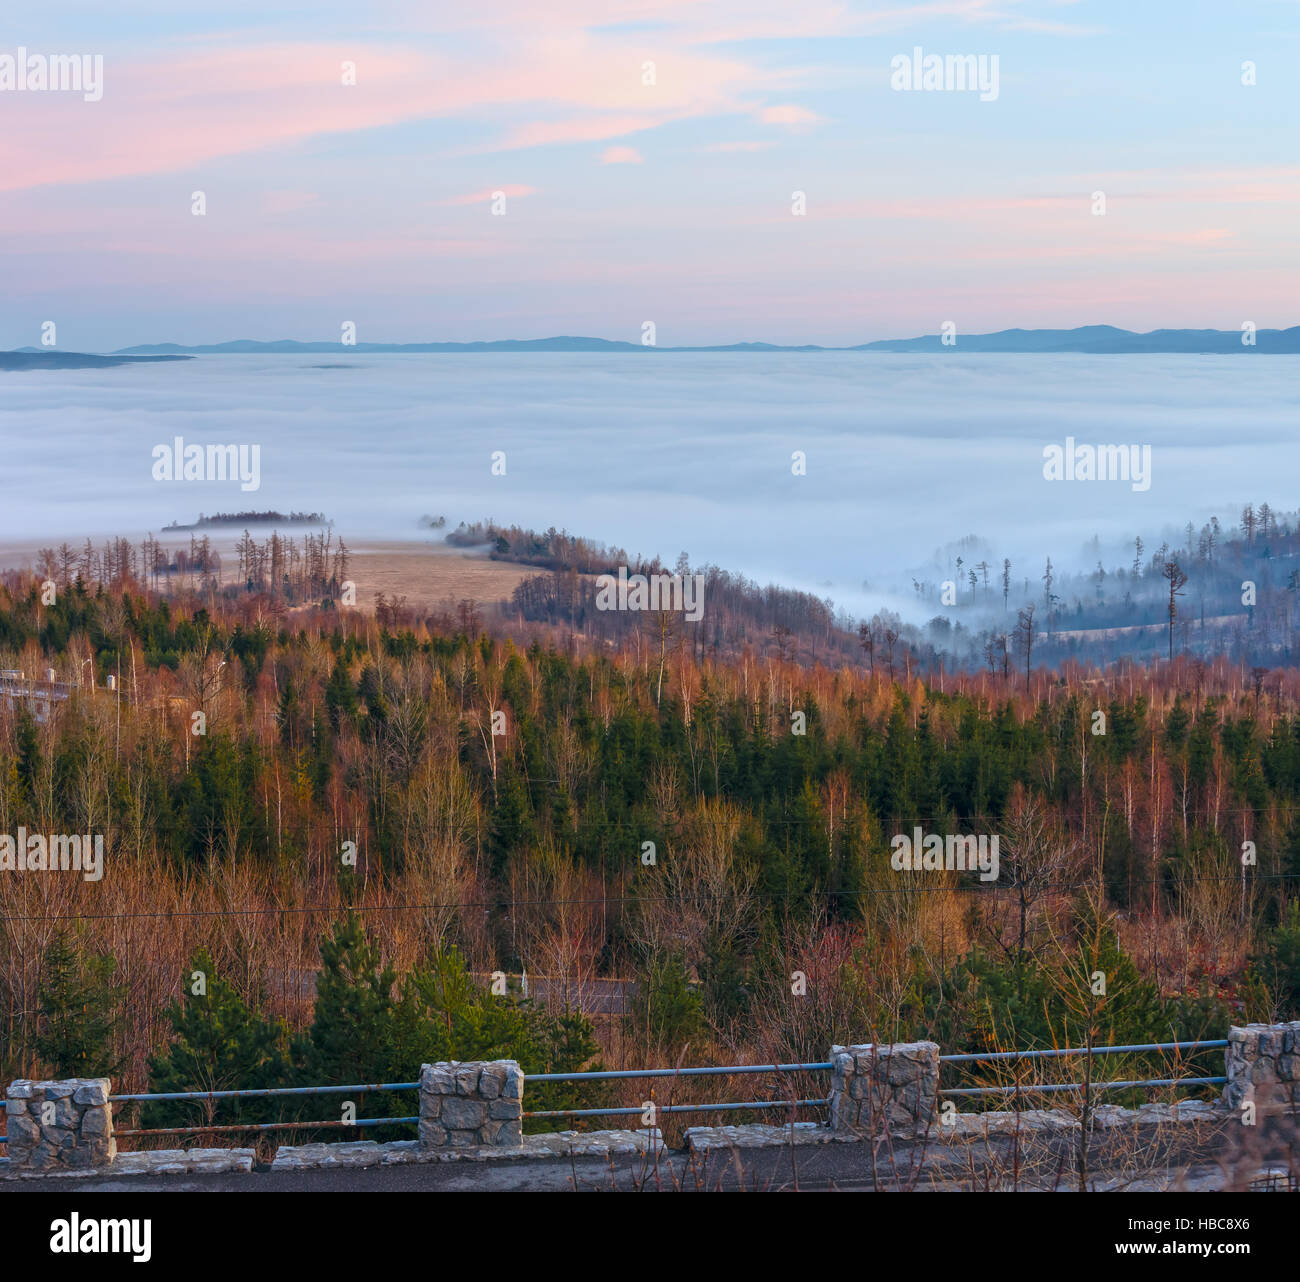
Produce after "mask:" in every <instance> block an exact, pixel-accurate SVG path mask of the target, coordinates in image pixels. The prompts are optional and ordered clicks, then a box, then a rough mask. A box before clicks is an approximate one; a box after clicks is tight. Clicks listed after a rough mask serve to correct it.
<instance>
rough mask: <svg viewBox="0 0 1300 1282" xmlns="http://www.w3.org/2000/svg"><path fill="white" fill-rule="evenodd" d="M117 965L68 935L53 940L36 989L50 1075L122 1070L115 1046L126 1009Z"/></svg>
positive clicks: (39, 1037)
mask: <svg viewBox="0 0 1300 1282" xmlns="http://www.w3.org/2000/svg"><path fill="white" fill-rule="evenodd" d="M116 965H117V964H116V962H115V961H114V960H113V958H112V957H110V956H107V955H104V954H99V953H96V954H93V955H90V956H86V955H84V954H83V953H82V952H81V950H80V949H79V948H78V946H77V942H76V940H75V938H74V937H73V936H72V935H71V934H70V933H69V932H68V931H66V930H59V931H58V932H57V933H56V934H55V936H54V938H53V939H52V940H51V941H50V944H49V947H48V948H47V949H46V950H45V956H44V959H43V962H42V965H41V979H40V983H39V985H38V986H37V990H36V1019H37V1031H36V1037H35V1039H34V1042H35V1047H36V1053H37V1055H38V1056H40V1058H41V1060H42V1061H43V1062H44V1063H45V1065H46V1069H47V1071H48V1072H49V1073H50V1075H51V1076H53V1077H56V1078H59V1077H111V1076H113V1074H114V1073H116V1072H117V1070H118V1068H119V1067H120V1060H119V1059H118V1057H117V1056H116V1054H115V1052H114V1046H113V1043H114V1038H115V1034H116V1032H117V1026H118V1019H119V1014H120V1011H121V1004H122V989H121V988H120V987H119V986H118V985H116V984H114V983H113V972H114V970H115V969H116Z"/></svg>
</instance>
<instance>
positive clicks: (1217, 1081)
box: [0, 1038, 1228, 1143]
mask: <svg viewBox="0 0 1300 1282" xmlns="http://www.w3.org/2000/svg"><path fill="white" fill-rule="evenodd" d="M1227 1045H1228V1041H1227V1039H1226V1038H1222V1039H1216V1040H1210V1041H1190V1042H1188V1041H1183V1042H1144V1043H1138V1044H1133V1045H1123V1046H1093V1047H1085V1046H1074V1047H1063V1048H1059V1049H1051V1050H1028V1051H980V1052H974V1053H969V1054H953V1055H940V1056H939V1062H940V1065H943V1064H979V1063H1013V1064H1019V1063H1022V1062H1032V1061H1036V1060H1051V1059H1058V1058H1061V1057H1064V1056H1070V1055H1082V1056H1104V1055H1119V1054H1147V1053H1153V1052H1169V1051H1174V1052H1183V1051H1189V1052H1199V1051H1207V1050H1219V1049H1223V1048H1226V1047H1227ZM833 1068H834V1063H833V1062H832V1061H831V1060H817V1061H813V1062H808V1063H794V1064H728V1065H706V1066H702V1067H695V1068H634V1069H602V1070H599V1071H595V1072H573V1073H533V1074H529V1075H527V1076H526V1081H527V1082H528V1083H529V1084H532V1083H558V1082H574V1083H582V1082H605V1081H627V1080H641V1079H666V1078H670V1079H677V1078H695V1077H730V1076H733V1075H734V1076H741V1075H748V1074H768V1073H772V1074H780V1075H783V1076H785V1075H789V1074H791V1073H824V1072H830V1071H832V1070H833ZM1227 1080H1228V1079H1227V1077H1226V1076H1197V1077H1182V1078H1178V1077H1161V1078H1141V1079H1135V1080H1124V1081H1110V1082H1089V1083H1083V1082H1065V1083H1050V1082H1049V1083H1039V1084H1034V1083H1025V1082H1022V1081H1012V1082H1007V1083H1006V1084H1002V1085H994V1086H987V1085H986V1086H957V1087H948V1088H945V1089H941V1090H940V1091H939V1095H940V1096H947V1097H952V1096H963V1095H966V1096H985V1095H1008V1094H1010V1095H1016V1096H1025V1095H1036V1094H1050V1093H1056V1092H1061V1091H1081V1090H1084V1089H1088V1090H1097V1091H1106V1090H1121V1089H1125V1090H1127V1089H1135V1090H1136V1089H1142V1088H1149V1087H1200V1086H1215V1085H1222V1084H1223V1083H1225V1082H1226V1081H1227ZM419 1087H420V1083H419V1082H418V1081H413V1082H373V1083H366V1084H359V1085H350V1086H282V1087H266V1088H263V1089H251V1090H216V1091H168V1092H155V1091H145V1092H139V1093H133V1094H123V1095H110V1096H109V1103H110V1104H133V1103H159V1102H165V1101H186V1100H189V1101H194V1102H199V1101H218V1100H229V1099H270V1098H278V1097H295V1096H296V1097H303V1096H313V1095H364V1094H371V1093H376V1092H385V1091H414V1090H418V1089H419ZM829 1103H830V1099H829V1097H818V1098H807V1099H777V1100H772V1099H769V1100H740V1101H734V1100H727V1101H719V1102H716V1103H708V1104H657V1103H656V1105H655V1113H656V1115H661V1114H679V1113H680V1114H688V1113H724V1112H737V1111H741V1110H746V1109H754V1110H760V1109H780V1108H785V1109H789V1110H791V1111H794V1110H799V1109H809V1108H824V1107H826V1106H827V1105H828V1104H829ZM643 1111H644V1109H643V1107H610V1108H560V1109H537V1110H532V1111H527V1110H525V1111H524V1113H523V1117H524V1120H529V1119H534V1120H553V1119H556V1118H562V1117H571V1118H583V1117H631V1116H639V1115H640V1114H642V1113H643ZM418 1121H419V1117H418V1116H411V1117H367V1118H356V1119H355V1120H353V1121H350V1122H345V1121H325V1120H320V1121H317V1120H312V1119H302V1120H298V1121H292V1122H223V1123H216V1124H213V1125H209V1126H162V1127H147V1128H132V1129H128V1130H117V1129H116V1128H115V1129H114V1134H115V1135H116V1136H118V1137H126V1136H132V1137H140V1136H150V1135H211V1134H219V1133H221V1132H274V1131H295V1130H296V1131H307V1130H318V1129H334V1130H349V1129H353V1128H365V1127H376V1126H402V1125H412V1124H415V1123H418ZM4 1141H5V1136H3V1135H0V1143H4Z"/></svg>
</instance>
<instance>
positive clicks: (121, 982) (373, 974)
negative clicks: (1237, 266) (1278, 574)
mask: <svg viewBox="0 0 1300 1282" xmlns="http://www.w3.org/2000/svg"><path fill="white" fill-rule="evenodd" d="M335 554H336V551H335V550H331V551H330V555H331V556H332V555H335ZM321 555H322V556H323V555H324V553H323V552H322V553H321ZM300 567H301V569H300V572H304V573H305V572H306V569H307V567H306V565H305V563H301V562H300ZM313 572H315V573H322V574H324V573H328V572H329V569H328V567H327V566H325V564H324V563H323V562H322V563H321V564H318V565H317V566H316V567H315V570H314V571H313ZM148 579H149V575H148V573H147V572H146V570H145V569H144V568H141V567H138V568H137V572H136V576H134V577H133V576H132V574H131V573H130V572H129V566H128V567H127V571H126V572H124V573H123V574H122V575H120V576H119V577H118V580H117V581H116V582H114V583H112V584H106V583H102V582H101V583H96V584H90V583H88V582H87V581H86V580H85V579H83V578H82V577H81V576H80V575H79V574H76V573H75V567H73V570H72V572H70V574H69V576H68V577H67V579H66V580H64V581H63V583H62V584H61V585H60V586H59V588H58V591H57V594H56V598H55V600H54V601H53V602H52V603H48V602H47V600H46V596H47V595H48V594H47V593H44V592H43V590H42V583H41V581H40V580H39V579H38V578H35V577H33V576H28V575H21V574H10V575H7V576H6V577H5V579H4V585H3V587H2V588H0V668H4V669H7V670H10V671H18V672H24V673H28V674H33V673H43V672H44V671H45V670H46V669H53V670H54V672H55V674H56V677H57V678H58V679H59V680H60V681H65V682H67V683H69V685H70V686H71V687H72V688H73V691H74V693H73V697H72V698H70V699H69V701H68V702H67V704H66V705H63V706H62V707H61V708H59V709H58V710H57V711H56V712H55V713H54V714H53V715H51V716H50V717H49V718H48V719H47V720H44V721H38V720H36V718H35V717H34V716H33V714H32V712H31V711H30V710H29V709H27V708H26V707H25V706H23V704H22V702H21V701H18V702H17V703H16V705H15V706H14V707H12V708H11V709H9V710H7V711H0V832H6V833H14V832H16V831H17V829H18V828H19V826H23V827H25V828H27V829H28V830H29V831H33V832H36V831H39V832H50V833H58V832H69V833H95V834H102V836H103V839H104V847H105V861H104V876H103V877H102V879H101V880H99V881H97V882H94V883H88V882H85V881H83V880H81V879H79V878H76V877H74V876H71V875H61V874H51V873H44V874H33V873H30V872H29V873H20V872H16V871H6V870H0V1030H2V1031H0V1061H3V1062H0V1072H4V1073H6V1074H11V1075H15V1076H32V1075H39V1074H42V1073H49V1074H53V1075H61V1074H67V1073H70V1072H73V1071H76V1072H77V1073H78V1074H79V1075H89V1074H90V1073H91V1072H100V1071H109V1070H111V1071H112V1073H113V1075H114V1076H115V1078H117V1079H118V1080H119V1081H120V1082H121V1083H122V1085H123V1086H124V1087H125V1088H127V1089H135V1090H139V1089H145V1088H148V1087H150V1086H152V1087H154V1088H156V1089H182V1088H185V1087H189V1088H191V1089H199V1088H208V1087H210V1086H212V1085H213V1084H214V1083H230V1082H232V1081H238V1082H241V1083H243V1082H248V1083H250V1084H257V1083H264V1082H280V1083H293V1082H300V1081H314V1082H318V1083H319V1082H322V1081H330V1080H337V1081H343V1082H346V1081H372V1080H390V1081H391V1080H410V1079H411V1077H412V1076H414V1075H415V1074H416V1072H417V1071H418V1065H419V1063H421V1062H422V1061H424V1060H427V1059H429V1058H430V1057H434V1058H437V1057H439V1056H448V1055H450V1056H451V1057H453V1058H467V1057H471V1056H472V1055H474V1054H477V1053H479V1052H480V1051H484V1050H485V1048H486V1049H490V1050H492V1052H493V1053H502V1054H504V1053H507V1052H509V1053H510V1054H513V1055H515V1056H516V1057H517V1058H519V1059H520V1061H521V1063H524V1064H525V1067H526V1069H529V1070H531V1071H539V1070H540V1068H541V1066H548V1067H554V1066H564V1067H566V1068H576V1067H582V1066H591V1065H594V1064H597V1063H600V1064H604V1065H606V1066H608V1067H625V1066H626V1067H643V1066H652V1065H655V1064H658V1063H726V1062H743V1061H748V1062H773V1061H774V1060H776V1061H782V1062H792V1061H795V1060H806V1059H812V1060H818V1059H821V1058H823V1057H824V1055H825V1054H826V1052H827V1049H828V1047H829V1046H830V1045H831V1044H832V1043H833V1042H841V1043H847V1042H855V1041H868V1040H875V1039H879V1040H885V1041H888V1040H900V1039H912V1038H919V1037H923V1036H925V1037H932V1038H934V1039H935V1040H937V1041H938V1042H939V1043H940V1045H941V1046H942V1047H943V1048H944V1049H945V1050H946V1051H962V1050H979V1049H987V1048H990V1047H1000V1048H1005V1047H1015V1048H1030V1047H1043V1046H1052V1045H1066V1044H1079V1043H1080V1041H1081V1039H1085V1038H1086V1039H1090V1040H1089V1041H1088V1043H1087V1044H1096V1043H1098V1042H1104V1041H1108V1040H1120V1041H1124V1042H1128V1043H1135V1042H1148V1041H1161V1040H1172V1039H1175V1038H1195V1037H1202V1036H1203V1037H1222V1036H1224V1035H1225V1032H1224V1030H1225V1029H1226V1028H1227V1026H1228V1025H1229V1024H1230V1023H1232V1022H1243V1021H1245V1020H1247V1019H1265V1020H1272V1019H1285V1018H1296V1017H1297V1016H1300V900H1298V899H1297V896H1296V888H1297V885H1298V883H1300V806H1298V805H1297V795H1298V793H1300V702H1298V697H1300V678H1298V677H1297V674H1296V673H1295V672H1293V671H1291V670H1289V669H1281V668H1279V669H1276V670H1270V671H1268V673H1267V679H1262V678H1260V677H1258V676H1256V675H1254V674H1253V673H1252V670H1251V669H1250V668H1248V667H1246V666H1245V665H1244V664H1242V663H1239V662H1233V661H1231V660H1229V659H1227V658H1218V659H1215V660H1212V661H1205V660H1201V659H1193V658H1189V657H1185V656H1181V655H1178V654H1175V657H1174V659H1173V660H1172V662H1169V661H1166V662H1161V663H1159V664H1156V663H1151V664H1137V663H1131V662H1130V663H1124V664H1114V665H1110V666H1109V667H1108V668H1106V669H1104V670H1103V669H1101V668H1098V667H1091V666H1085V665H1082V664H1079V663H1075V662H1069V661H1067V662H1066V663H1065V664H1063V665H1062V666H1061V667H1060V668H1059V669H1056V670H1054V669H1051V668H1048V667H1046V666H1042V665H1033V664H1031V665H1029V666H1027V667H1026V666H1024V665H1020V666H1018V667H1012V668H1009V669H1008V670H1006V671H1004V670H1003V669H1002V668H1001V667H1000V666H998V665H990V666H989V667H985V668H983V669H978V670H970V671H965V672H961V671H957V672H953V671H948V672H945V671H944V668H943V666H942V665H936V666H934V667H927V668H924V669H922V668H921V667H920V666H919V665H918V666H917V667H911V665H910V663H909V664H908V665H907V666H904V665H903V664H902V663H894V662H890V663H888V664H887V663H886V662H884V659H883V657H882V655H881V654H880V653H879V652H875V651H874V649H873V647H872V646H871V645H866V644H863V642H862V640H861V639H855V640H856V641H857V644H855V645H854V647H853V649H852V650H851V651H850V652H849V653H847V654H840V653H838V652H835V653H830V654H826V655H824V657H821V658H819V659H818V660H817V661H812V660H811V659H810V658H809V659H802V658H800V657H798V656H796V655H794V654H793V653H792V648H791V646H790V645H789V644H788V638H783V637H782V636H781V635H780V633H779V632H777V631H776V630H774V632H773V634H772V635H769V636H766V637H763V636H759V637H756V638H755V639H754V640H753V641H752V642H745V643H741V642H737V643H735V644H733V645H731V646H729V647H728V648H727V650H726V651H725V652H722V651H721V650H719V651H718V652H717V653H715V652H714V650H713V649H712V648H711V647H700V646H697V645H696V644H694V643H693V642H692V641H691V638H690V637H689V636H688V635H685V634H684V633H683V634H682V635H668V636H665V633H664V632H663V630H662V628H659V627H657V626H656V623H655V620H654V619H653V618H646V619H644V620H642V621H641V631H640V632H639V633H625V634H623V635H622V636H621V637H620V639H619V640H618V642H617V643H614V642H613V641H611V640H610V639H608V638H597V637H591V636H587V635H583V634H581V633H578V632H574V631H568V630H567V629H565V628H563V627H559V626H557V627H555V628H554V629H553V630H552V631H551V632H550V633H549V634H548V635H547V636H534V637H533V638H532V639H527V638H526V637H520V638H516V637H514V636H512V635H511V631H512V624H511V620H510V618H509V617H508V616H507V617H503V618H497V619H488V620H486V621H484V622H483V625H482V626H481V627H480V626H479V625H478V623H477V622H476V623H475V626H473V627H470V628H464V627H458V626H456V624H455V622H454V621H452V620H445V621H443V622H442V623H441V625H438V624H435V626H430V621H425V620H416V621H414V622H413V623H412V624H410V625H409V626H402V627H390V626H386V625H384V624H381V623H380V622H379V620H378V619H376V617H375V616H374V615H370V614H366V613H363V612H362V611H360V610H348V609H340V608H338V607H336V606H335V605H334V604H333V603H332V602H327V603H326V604H324V605H321V604H314V605H313V604H308V605H305V606H303V607H302V608H299V609H295V610H292V611H285V610H284V609H283V608H274V604H273V602H272V601H271V600H270V597H269V595H268V594H261V595H259V594H256V593H249V592H244V593H242V594H237V595H233V596H232V595H230V594H226V593H221V592H215V591H213V590H211V585H210V584H208V585H205V584H203V583H202V582H201V579H196V581H195V583H194V585H193V587H192V588H190V589H189V590H187V591H184V592H181V591H178V590H176V589H175V587H173V590H172V591H171V592H170V593H168V594H161V593H159V592H157V591H155V590H153V589H152V588H151V586H150V584H149V582H148V581H147V580H148ZM707 622H708V614H707V611H706V618H705V624H706V625H707ZM688 626H689V625H688ZM909 667H910V668H911V670H910V671H909V670H908V669H909ZM110 676H113V677H114V678H115V681H114V685H113V688H112V689H110V688H109V687H108V678H109V677H110ZM917 825H920V826H923V827H924V828H925V829H926V830H927V831H931V832H938V833H984V834H997V835H999V837H1000V844H1001V852H1002V853H1001V868H1000V875H999V877H998V880H997V881H996V882H991V883H986V882H981V881H980V880H979V878H978V876H975V875H963V874H959V873H945V872H925V871H912V872H897V871H895V870H894V869H893V868H891V866H890V862H889V846H890V839H891V837H892V836H893V835H894V834H897V833H910V832H911V831H912V830H913V828H914V827H915V826H917ZM1098 971H1101V972H1103V973H1104V974H1105V975H1106V976H1107V985H1106V991H1105V993H1104V994H1103V995H1101V996H1100V997H1099V996H1097V995H1096V994H1094V993H1092V991H1091V986H1092V982H1093V981H1092V980H1091V979H1090V977H1091V976H1093V975H1095V974H1096V973H1097V972H1098ZM494 973H498V974H505V975H508V976H510V991H509V993H508V994H507V995H506V996H504V997H503V996H500V995H497V994H494V993H492V991H491V989H490V987H489V978H488V977H489V976H491V975H492V974H494ZM522 974H528V975H532V976H545V977H547V979H548V981H549V982H548V986H547V990H546V995H545V997H544V998H541V997H538V998H534V999H528V998H525V997H524V996H523V995H522V991H521V983H520V980H521V976H522ZM196 975H201V976H202V977H203V981H202V985H201V987H204V988H205V994H206V997H205V1001H204V1002H203V1003H201V1004H196V1002H197V996H196V994H195V993H194V992H193V991H192V990H193V987H194V984H195V983H196V982H197V981H196V980H195V978H194V977H195V976H196ZM597 979H610V980H616V981H620V982H622V983H624V984H625V985H626V988H625V994H626V1000H625V1003H624V1008H623V1010H621V1011H620V1012H618V1013H617V1014H616V1015H611V1014H606V1015H604V1016H603V1017H602V1016H599V1015H593V1014H591V1013H589V1012H584V1011H583V1010H582V1009H581V1007H582V1002H581V1000H580V997H581V993H582V991H583V987H584V985H590V984H591V983H592V982H593V981H595V980H597ZM88 1012H90V1013H93V1017H88V1015H87V1013H88ZM350 1028H352V1029H355V1028H364V1029H366V1030H368V1031H367V1034H366V1035H365V1036H354V1035H351V1034H349V1033H347V1032H346V1030H347V1029H350ZM1138 1066H1140V1065H1135V1066H1134V1067H1135V1068H1136V1067H1138ZM1154 1066H1155V1065H1154V1063H1153V1064H1152V1067H1154ZM1193 1067H1195V1066H1194V1065H1193V1064H1191V1063H1190V1062H1189V1064H1188V1065H1187V1068H1189V1069H1190V1068H1193ZM1215 1071H1217V1070H1215ZM1117 1102H1118V1101H1117ZM399 1103H401V1101H397V1100H395V1101H394V1105H395V1106H396V1105H397V1104H399ZM406 1103H407V1104H408V1105H409V1101H406ZM566 1106H567V1105H556V1107H566ZM374 1107H380V1106H379V1105H374ZM160 1109H161V1106H160ZM159 1116H160V1117H161V1118H162V1123H161V1124H179V1123H176V1122H175V1118H176V1112H175V1110H174V1109H173V1110H172V1111H171V1112H168V1113H166V1114H163V1113H162V1112H161V1111H160V1112H159ZM187 1116H192V1115H187ZM224 1116H225V1115H224V1114H223V1117H224ZM153 1120H154V1121H158V1118H154V1119H153Z"/></svg>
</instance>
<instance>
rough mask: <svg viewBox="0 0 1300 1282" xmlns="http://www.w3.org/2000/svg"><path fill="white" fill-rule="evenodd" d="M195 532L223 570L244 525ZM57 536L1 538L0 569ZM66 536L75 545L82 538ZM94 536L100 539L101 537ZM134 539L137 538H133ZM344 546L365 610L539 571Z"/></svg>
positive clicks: (452, 597) (174, 538) (503, 583)
mask: <svg viewBox="0 0 1300 1282" xmlns="http://www.w3.org/2000/svg"><path fill="white" fill-rule="evenodd" d="M304 528H306V527H304ZM312 532H313V533H314V532H315V531H312ZM195 533H196V534H198V535H200V536H201V535H202V534H205V533H206V534H208V537H209V538H210V539H211V541H212V545H213V547H214V548H215V549H216V550H217V551H219V552H220V553H221V557H222V560H223V562H224V565H225V569H226V574H227V575H228V574H229V573H230V571H231V569H232V568H233V567H234V566H235V565H236V564H237V558H236V555H235V550H234V549H235V543H236V541H237V539H238V538H239V537H241V536H242V533H243V531H242V530H241V531H239V532H238V533H237V534H236V533H232V532H230V531H228V530H222V531H220V532H215V531H195ZM254 537H255V538H257V539H258V540H259V541H261V540H262V539H263V538H264V537H265V535H264V533H263V532H261V531H259V532H257V533H255V534H254ZM296 537H297V538H299V539H301V537H302V535H301V533H297V534H296ZM345 537H346V536H345ZM62 541H63V540H56V539H48V540H40V541H36V540H32V541H23V542H13V543H7V544H2V545H0V569H6V570H34V569H35V568H36V559H37V556H38V555H39V552H40V549H41V548H43V547H49V546H51V545H52V544H57V543H60V542H62ZM67 541H68V542H69V543H70V544H72V546H74V547H76V546H78V545H79V544H80V543H81V542H84V539H81V540H74V539H68V540H67ZM93 541H94V542H95V544H96V545H99V544H100V543H101V542H104V541H105V540H102V539H94V540H93ZM160 541H161V542H162V543H163V544H164V545H165V546H169V547H170V546H175V547H185V546H187V545H188V543H189V533H188V532H186V533H180V532H177V533H175V534H168V533H166V532H164V533H163V534H162V535H161V536H160ZM133 542H137V543H138V542H139V538H135V539H133ZM348 546H349V553H350V556H351V561H350V564H349V566H348V577H349V578H351V579H352V581H353V582H354V583H355V584H356V585H357V608H358V609H362V610H365V611H367V612H370V611H373V610H374V608H375V594H376V593H378V592H382V593H383V594H384V595H385V596H386V597H388V598H390V599H391V598H393V597H395V596H398V597H400V596H405V597H406V605H407V608H409V609H412V610H430V609H432V608H434V607H438V606H443V605H445V604H446V603H447V602H448V601H451V602H453V603H454V602H457V601H461V600H466V599H468V600H471V601H475V602H477V603H478V604H480V605H485V604H488V603H491V602H494V601H504V600H507V599H508V598H509V596H510V594H511V592H513V591H514V589H515V585H516V584H518V583H520V582H522V581H523V580H524V579H527V578H530V577H531V576H532V575H534V574H538V573H540V571H538V570H536V569H532V568H530V567H527V566H519V565H512V564H510V563H509V562H506V561H492V560H489V559H488V557H487V556H486V554H484V553H481V552H466V551H463V550H461V549H459V548H451V547H448V546H447V545H446V544H445V543H443V542H442V541H441V540H437V541H433V540H425V541H418V542H403V541H400V540H392V541H381V542H359V543H356V544H352V543H351V542H350V541H349V544H348Z"/></svg>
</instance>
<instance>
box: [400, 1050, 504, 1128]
mask: <svg viewBox="0 0 1300 1282" xmlns="http://www.w3.org/2000/svg"><path fill="white" fill-rule="evenodd" d="M523 1112H524V1075H523V1072H522V1071H521V1070H520V1068H519V1065H518V1064H517V1063H515V1061H514V1060H512V1059H498V1060H491V1061H488V1062H483V1063H465V1064H461V1063H457V1062H456V1061H455V1060H452V1061H451V1063H449V1064H425V1065H423V1066H422V1067H421V1069H420V1147H421V1148H487V1147H491V1148H517V1147H518V1146H519V1145H521V1144H522V1143H523V1142H524V1123H523Z"/></svg>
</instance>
